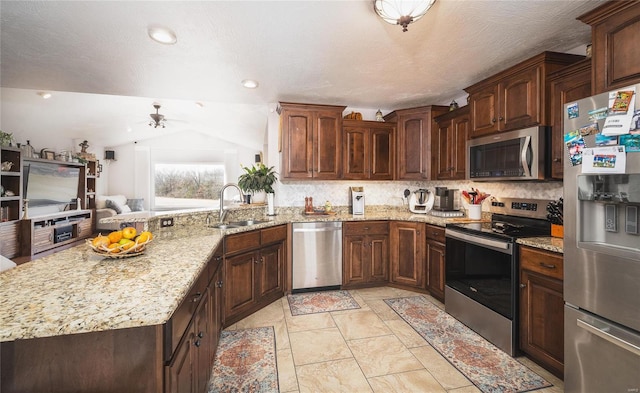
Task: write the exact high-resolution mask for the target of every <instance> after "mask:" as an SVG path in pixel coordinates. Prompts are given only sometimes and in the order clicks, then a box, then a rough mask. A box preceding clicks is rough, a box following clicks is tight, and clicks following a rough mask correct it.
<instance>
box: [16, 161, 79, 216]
mask: <svg viewBox="0 0 640 393" xmlns="http://www.w3.org/2000/svg"><path fill="white" fill-rule="evenodd" d="M22 169H23V172H22V181H23V186H24V195H25V198H26V199H28V200H29V207H41V206H52V205H66V204H68V203H71V202H75V200H76V198H78V185H79V184H80V183H79V182H80V167H78V166H72V165H65V164H62V163H57V162H40V161H26V160H25V161H24V162H23V167H22Z"/></svg>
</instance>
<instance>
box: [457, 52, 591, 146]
mask: <svg viewBox="0 0 640 393" xmlns="http://www.w3.org/2000/svg"><path fill="white" fill-rule="evenodd" d="M583 58H584V57H583V56H577V55H570V54H565V53H556V52H543V53H541V54H539V55H537V56H534V57H532V58H530V59H528V60H525V61H523V62H521V63H519V64H517V65H515V66H513V67H511V68H509V69H507V70H504V71H502V72H500V73H498V74H496V75H493V76H492V77H490V78H487V79H485V80H483V81H480V82H478V83H476V84H474V85H472V86H469V87H467V88H466V89H465V91H466V92H467V93H469V111H470V112H469V116H470V124H471V128H470V130H469V137H470V138H476V137H480V136H484V135H489V134H494V133H497V132H503V131H510V130H516V129H519V128H525V127H531V126H536V125H548V124H549V114H548V112H549V111H548V105H549V103H548V99H547V76H548V75H549V74H551V73H553V72H554V71H557V70H559V69H561V68H562V67H564V66H566V65H569V64H572V63H575V62H576V61H579V60H581V59H583Z"/></svg>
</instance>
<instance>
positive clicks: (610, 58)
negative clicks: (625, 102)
mask: <svg viewBox="0 0 640 393" xmlns="http://www.w3.org/2000/svg"><path fill="white" fill-rule="evenodd" d="M578 19H579V20H581V21H582V22H584V23H587V24H589V25H591V27H592V29H591V40H592V41H591V43H592V53H593V70H592V81H593V88H592V93H593V94H599V93H604V92H606V91H609V90H614V89H616V88H619V87H625V86H628V85H632V84H635V83H638V82H640V61H638V59H640V43H639V42H638V37H640V2H638V1H610V2H607V3H605V4H603V5H602V6H600V7H598V8H596V9H594V10H592V11H590V12H588V13H586V14H584V15H582V16H580V17H578Z"/></svg>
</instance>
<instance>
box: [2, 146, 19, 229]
mask: <svg viewBox="0 0 640 393" xmlns="http://www.w3.org/2000/svg"><path fill="white" fill-rule="evenodd" d="M0 162H3V163H4V162H11V163H13V165H12V166H11V168H9V170H7V171H0V184H1V185H2V189H3V191H2V193H1V194H0V206H1V207H2V209H1V210H0V211H1V213H0V214H1V216H0V222H7V221H15V220H19V219H20V218H21V215H22V156H21V154H20V149H18V148H16V147H6V146H5V147H2V148H1V149H0ZM8 191H10V192H12V193H13V194H14V195H11V196H6V193H7V192H8Z"/></svg>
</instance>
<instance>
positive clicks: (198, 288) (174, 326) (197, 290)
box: [164, 267, 209, 360]
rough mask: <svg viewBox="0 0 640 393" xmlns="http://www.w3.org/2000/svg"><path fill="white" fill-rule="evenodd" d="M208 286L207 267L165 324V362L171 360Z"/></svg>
mask: <svg viewBox="0 0 640 393" xmlns="http://www.w3.org/2000/svg"><path fill="white" fill-rule="evenodd" d="M208 284H209V274H208V269H207V268H206V267H205V269H204V270H203V271H202V273H200V276H199V277H198V278H197V280H196V282H195V283H194V284H193V285H192V286H191V289H190V290H189V292H188V293H187V295H186V296H185V297H184V299H183V300H182V303H180V305H179V306H178V308H177V309H176V311H175V312H174V313H173V315H172V316H171V319H170V320H169V321H168V322H167V323H166V324H165V332H164V339H165V353H164V358H165V360H169V359H171V355H172V354H173V351H175V349H176V347H177V346H178V343H179V342H180V339H181V338H182V336H183V335H184V332H185V331H186V330H187V327H188V326H189V322H190V321H191V317H192V316H193V313H194V312H195V311H196V308H197V307H198V304H200V300H201V299H202V297H203V296H204V295H205V292H206V290H207V285H208Z"/></svg>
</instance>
